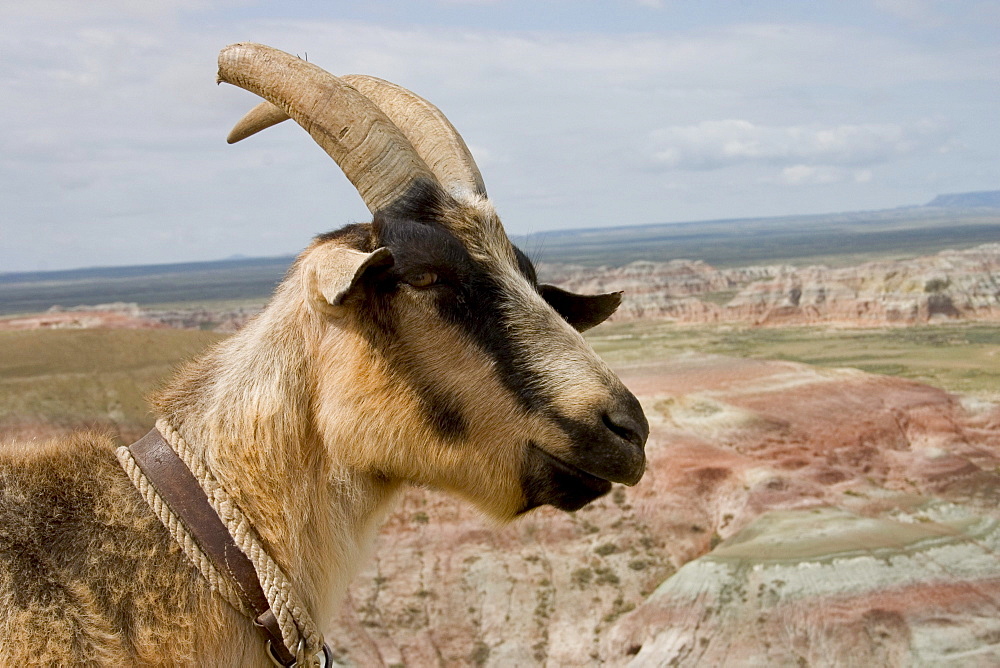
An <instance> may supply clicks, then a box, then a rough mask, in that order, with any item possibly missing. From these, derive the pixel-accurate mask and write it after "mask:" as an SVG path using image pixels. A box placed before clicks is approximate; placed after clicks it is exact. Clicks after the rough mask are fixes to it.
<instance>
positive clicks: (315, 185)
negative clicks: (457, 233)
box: [0, 0, 1000, 272]
mask: <svg viewBox="0 0 1000 668" xmlns="http://www.w3.org/2000/svg"><path fill="white" fill-rule="evenodd" d="M0 26H2V28H0V81H2V84H3V89H4V91H5V104H4V105H2V106H0V272H5V271H24V270H39V269H60V268H70V267H82V266H94V265H121V264H146V263H157V262H173V261H188V260H207V259H217V258H223V257H228V256H231V255H235V254H242V255H252V256H255V255H277V254H287V253H294V252H296V251H298V250H299V249H301V248H303V247H304V246H305V245H306V244H307V243H308V241H309V239H310V238H311V237H312V236H313V235H314V234H317V233H320V232H323V231H327V230H329V229H333V228H335V227H338V226H340V225H342V224H345V223H348V222H352V221H356V220H365V219H367V212H366V210H365V208H364V205H363V204H362V203H361V201H360V199H359V198H358V196H357V194H356V193H354V192H353V190H352V188H351V186H350V184H349V183H347V181H346V179H344V178H343V176H342V175H341V174H340V173H339V170H337V168H336V166H335V165H334V164H333V163H332V161H330V160H329V159H328V158H327V157H326V156H325V155H324V154H323V153H322V151H320V150H319V149H318V148H317V147H316V146H315V145H313V144H312V142H311V140H310V139H309V138H308V136H307V135H306V134H305V133H304V132H302V131H301V129H299V128H297V127H295V126H293V125H292V124H284V125H282V126H279V127H276V128H273V129H271V130H269V131H268V132H266V133H262V134H261V135H259V136H255V137H253V138H251V139H249V140H247V141H245V142H243V143H240V144H238V145H235V146H229V145H227V144H226V143H225V141H224V138H225V136H226V134H227V133H228V130H229V127H230V126H231V125H232V123H233V122H234V121H235V120H236V119H237V118H239V116H240V115H242V113H243V112H244V111H245V110H246V109H248V108H249V107H251V106H252V105H253V104H255V102H256V100H255V99H254V98H253V97H252V96H251V95H250V94H248V93H246V92H244V91H240V90H238V89H235V88H232V87H229V86H216V84H215V82H214V77H215V57H216V54H217V53H218V50H219V49H220V48H222V47H223V46H225V45H226V44H229V43H232V42H236V41H244V40H251V41H258V42H263V43H266V44H270V45H272V46H275V47H278V48H281V49H284V50H286V51H289V52H292V53H296V54H300V55H307V56H308V58H309V60H310V61H312V62H314V63H316V64H318V65H320V66H322V67H324V68H325V69H327V70H329V71H331V72H333V73H335V74H347V73H365V74H374V75H376V76H380V77H383V78H386V79H389V80H392V81H395V82H397V83H400V84H402V85H404V86H406V87H408V88H411V89H412V90H414V91H416V92H417V93H419V94H420V95H422V96H424V97H426V98H428V99H430V100H431V101H432V102H434V103H435V104H437V105H438V106H439V107H441V109H442V110H444V112H445V113H446V114H447V115H448V116H449V118H451V120H452V121H453V122H454V123H455V125H456V126H457V127H458V129H459V130H460V131H461V132H462V134H463V136H464V137H465V139H466V141H467V142H468V144H469V145H470V147H471V148H472V150H473V153H474V154H475V155H476V158H477V160H478V161H479V164H480V168H481V169H482V172H483V174H484V177H485V180H486V184H487V188H488V189H489V191H490V194H491V197H492V198H493V200H494V201H495V203H496V206H497V208H498V210H499V211H500V213H501V216H502V217H503V220H504V222H505V224H506V226H507V229H508V231H509V232H511V233H512V234H523V233H528V232H537V231H542V230H547V229H559V228H579V227H597V226H610V225H625V224H644V223H661V222H674V221H690V220H703V219H715V218H741V217H753V216H772V215H790V214H801V213H823V212H834V211H845V210H861V209H879V208H891V207H895V206H901V205H908V204H921V203H924V202H926V201H928V200H930V199H931V198H932V197H933V196H934V195H936V194H938V193H943V192H960V191H970V190H993V189H1000V173H998V172H1000V170H998V167H1000V129H998V123H997V122H996V116H997V108H998V102H1000V38H998V37H997V35H998V34H1000V3H997V2H981V1H975V0H970V1H962V0H956V1H950V2H943V1H942V2H936V1H933V0H869V1H867V2H862V1H853V0H842V1H839V2H821V1H815V2H801V1H797V2H791V1H786V2H779V1H767V0H759V1H756V2H751V1H747V2H732V1H727V2H719V1H711V0H702V1H698V2H694V1H692V2H671V1H670V0H620V1H614V0H608V1H604V2H597V1H594V0H533V1H530V2H529V1H522V0H492V1H491V0H437V1H435V0H428V1H418V0H411V1H402V0H367V1H365V2H354V1H341V2H337V1H326V2H281V3H277V2H271V3H264V2H252V1H242V0H218V1H214V0H170V1H166V0H144V2H142V3H136V2H134V1H133V0H90V1H88V2H86V3H81V2H77V1H76V0H35V1H34V2H31V3H12V2H8V3H3V4H0Z"/></svg>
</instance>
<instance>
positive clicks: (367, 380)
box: [219, 44, 648, 519]
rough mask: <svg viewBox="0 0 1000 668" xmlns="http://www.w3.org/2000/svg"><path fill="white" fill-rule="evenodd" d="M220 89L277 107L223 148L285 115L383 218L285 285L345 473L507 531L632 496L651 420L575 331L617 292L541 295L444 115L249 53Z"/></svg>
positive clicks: (320, 249)
mask: <svg viewBox="0 0 1000 668" xmlns="http://www.w3.org/2000/svg"><path fill="white" fill-rule="evenodd" d="M219 78H220V81H226V82H229V83H233V84H235V85H238V86H240V87H242V88H245V89H247V90H249V91H251V92H254V93H256V94H258V95H260V96H261V97H263V98H265V100H267V101H266V102H264V103H262V104H261V105H260V106H258V107H257V108H256V109H254V110H253V111H251V112H250V113H249V114H248V115H247V116H246V117H244V119H243V120H242V121H241V122H240V123H239V124H237V126H236V128H234V130H233V132H232V133H231V135H230V141H238V140H240V139H242V138H244V137H246V136H249V135H250V134H253V133H254V132H257V131H259V130H261V129H263V128H265V127H267V126H269V125H272V124H274V123H276V122H280V121H281V120H284V119H286V118H289V117H291V118H293V119H294V120H296V121H297V122H298V123H299V124H300V125H302V127H304V128H305V129H306V130H307V131H308V132H309V133H310V134H311V135H312V137H313V138H314V139H315V140H316V142H317V143H318V144H319V145H320V146H322V147H323V149H324V150H325V151H326V152H327V153H328V154H329V155H330V156H331V157H332V158H333V159H334V160H335V161H336V162H337V163H338V164H339V165H340V167H341V168H342V169H343V170H344V172H345V174H346V175H347V177H348V178H349V179H350V180H351V181H352V183H354V185H355V186H356V187H357V188H358V192H359V193H360V194H361V196H362V198H363V199H364V200H365V203H366V204H367V205H368V207H369V209H370V210H371V211H372V214H373V216H374V219H373V221H372V222H371V223H367V224H357V225H350V226H347V227H346V228H344V229H341V230H339V231H336V232H332V233H329V234H325V235H322V236H320V237H318V238H317V239H316V241H315V242H314V243H313V245H312V246H310V248H309V249H307V250H306V251H305V252H304V253H303V254H302V256H300V258H299V260H298V262H297V263H296V265H295V268H294V270H293V273H292V274H291V278H290V279H289V281H290V282H292V283H294V284H295V285H297V286H300V287H299V288H297V289H299V290H300V292H301V303H302V305H303V306H302V308H303V310H304V312H307V313H308V314H309V315H308V316H307V318H306V320H307V321H308V322H310V323H313V326H312V330H311V331H314V332H316V334H315V335H314V336H313V337H312V338H313V339H314V340H315V342H314V345H315V350H314V351H313V355H312V356H313V358H314V362H313V363H314V365H315V366H316V368H317V372H316V374H315V378H316V380H315V382H316V384H317V388H316V391H315V399H314V402H315V403H314V405H313V408H312V410H313V413H314V415H315V416H316V420H317V423H318V425H319V432H320V434H321V436H322V438H323V441H324V443H325V444H326V447H327V448H330V449H332V454H333V455H334V460H335V461H338V462H342V463H344V464H345V465H348V466H352V467H359V468H361V469H363V470H367V471H370V472H372V473H375V474H378V475H383V476H386V477H388V478H394V479H406V480H409V481H412V482H415V483H417V484H425V485H430V486H435V487H439V488H443V489H447V490H449V491H452V492H454V493H457V494H458V495H460V496H463V497H465V498H468V499H470V500H471V501H473V502H474V503H475V504H476V505H478V506H479V507H480V508H482V509H483V510H485V511H487V512H488V513H490V514H491V515H493V516H494V517H497V518H500V519H507V518H511V517H514V516H516V515H517V514H519V513H521V512H524V511H526V510H528V509H530V508H533V507H535V506H538V505H542V504H551V505H553V506H556V507H558V508H562V509H565V510H575V509H577V508H580V507H581V506H583V505H584V504H586V503H588V502H590V501H592V500H594V499H595V498H597V497H598V496H600V495H602V494H604V493H606V492H607V491H608V490H609V489H610V488H611V484H612V483H614V482H619V483H624V484H628V485H632V484H635V483H636V482H638V480H639V478H640V477H641V476H642V473H643V470H644V467H645V456H644V453H643V446H644V443H645V440H646V437H647V434H648V426H647V423H646V419H645V416H644V415H643V412H642V409H641V407H640V406H639V402H638V401H637V400H636V398H635V397H634V396H633V395H632V394H631V393H630V392H629V391H628V390H627V389H626V388H625V387H624V386H623V385H622V383H621V381H620V380H618V378H617V377H616V376H615V375H614V373H613V372H612V371H610V370H609V369H608V367H607V366H606V365H605V364H604V363H603V362H602V361H601V359H600V358H599V357H598V356H597V355H596V354H595V353H594V351H593V350H592V349H591V348H590V346H589V345H588V344H587V343H586V341H585V340H584V339H583V337H582V336H581V335H580V331H583V330H585V329H587V328H589V327H592V326H594V325H596V324H598V323H600V322H602V321H603V320H604V319H606V318H607V317H608V316H609V315H611V313H612V312H613V311H614V310H615V309H616V308H617V306H618V304H619V302H620V299H621V297H620V295H619V294H609V295H596V296H582V295H575V294H572V293H569V292H566V291H564V290H561V289H559V288H556V287H553V286H548V285H539V284H538V281H537V279H536V276H535V271H534V268H533V267H532V264H531V262H530V261H529V260H528V258H527V257H526V256H525V255H524V254H523V253H522V252H521V251H519V250H518V249H517V248H515V247H514V246H513V245H512V244H511V242H510V240H509V239H508V237H507V235H506V233H505V232H504V230H503V227H502V225H501V224H500V220H499V218H498V217H497V215H496V213H495V211H494V209H493V207H492V206H491V204H490V203H489V201H488V200H487V199H486V190H485V187H484V185H483V181H482V177H481V176H480V173H479V170H478V168H477V167H476V164H475V162H474V161H473V159H472V156H471V154H470V152H469V150H468V148H467V147H466V146H465V143H464V142H463V141H462V139H461V137H460V136H459V135H458V133H457V132H456V131H455V129H454V128H453V127H452V126H451V124H450V123H449V122H448V121H447V119H446V118H445V117H444V116H443V115H442V114H441V112H440V111H439V110H438V109H437V108H435V107H434V106H433V105H431V104H430V103H428V102H427V101H426V100H423V99H422V98H419V97H417V96H416V95H414V94H413V93H411V92H409V91H407V90H405V89H402V88H400V87H398V86H395V85H393V84H390V83H388V82H385V81H382V80H379V79H375V78H372V77H365V76H346V77H335V76H333V75H330V74H328V73H327V72H325V71H323V70H321V69H320V68H318V67H316V66H315V65H312V64H310V63H307V62H305V61H302V60H299V59H297V58H295V57H293V56H290V55H288V54H286V53H283V52H280V51H276V50H274V49H270V48H268V47H263V46H260V45H254V44H237V45H233V46H230V47H227V48H226V49H225V50H223V51H222V53H221V54H220V57H219ZM290 289H296V288H290Z"/></svg>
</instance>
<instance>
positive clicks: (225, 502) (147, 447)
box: [115, 420, 332, 667]
mask: <svg viewBox="0 0 1000 668" xmlns="http://www.w3.org/2000/svg"><path fill="white" fill-rule="evenodd" d="M115 454H116V455H117V456H118V461H119V463H120V464H121V466H122V468H123V469H124V470H125V472H126V474H127V475H128V477H129V479H130V480H131V481H132V484H133V485H134V486H135V488H136V489H137V490H139V493H140V494H141V495H142V497H143V499H144V500H145V501H146V503H147V504H148V505H149V507H150V509H151V510H152V511H153V514H154V515H155V516H156V517H157V518H158V519H159V520H160V522H161V523H162V524H163V526H164V527H166V529H167V531H168V532H169V533H170V535H171V537H172V538H173V539H174V541H176V542H177V544H178V545H179V546H180V547H181V549H182V550H183V551H184V554H185V555H186V556H187V558H188V559H189V560H190V561H191V562H192V563H193V564H194V565H195V566H196V567H197V568H198V570H199V571H200V572H201V574H202V576H203V577H204V578H205V580H206V581H208V584H209V586H210V587H211V588H212V590H213V591H215V592H217V593H219V595H221V596H222V597H223V598H224V599H225V600H226V602H228V603H229V604H230V605H231V606H232V607H234V608H235V609H236V610H238V611H239V612H240V613H241V614H242V615H243V616H245V617H247V618H248V619H250V620H252V621H253V623H254V625H255V626H256V627H257V628H258V629H259V630H260V631H261V634H262V636H263V638H264V639H266V640H267V654H268V657H269V658H270V659H271V661H272V662H273V663H274V664H275V665H279V666H318V667H325V666H329V665H331V664H332V657H331V654H330V649H329V647H327V646H326V645H325V644H324V642H323V636H322V634H321V633H320V632H319V630H318V629H317V627H316V624H315V623H314V622H313V620H312V618H311V616H310V615H309V612H308V610H307V609H306V606H305V604H304V603H303V602H302V600H301V599H300V598H299V597H298V596H297V595H296V593H295V591H294V589H293V587H292V584H291V581H290V580H289V578H288V576H287V575H286V574H285V573H284V571H282V569H281V568H280V567H279V566H278V564H276V563H275V562H274V560H273V559H271V557H270V555H268V554H267V551H266V550H265V549H264V546H263V545H262V544H261V542H260V539H259V538H258V537H257V535H256V532H255V531H254V530H253V527H252V525H251V524H250V522H249V520H248V519H247V518H246V516H245V515H244V514H243V512H242V511H241V510H240V509H239V507H237V505H236V504H235V503H234V502H233V500H232V497H231V496H230V495H229V494H228V493H227V492H226V490H225V489H224V488H223V487H222V485H221V484H220V483H219V481H218V480H217V479H216V478H215V476H214V475H213V474H212V472H211V471H210V470H209V469H208V467H207V466H206V465H205V463H204V461H203V460H202V459H201V457H200V456H199V455H198V454H197V453H195V452H194V451H193V450H192V449H191V448H190V447H189V446H188V445H187V443H186V442H185V441H184V439H183V438H182V437H181V436H180V434H178V433H177V431H176V430H174V429H173V428H172V427H171V426H170V425H169V424H168V423H167V422H166V421H165V420H159V421H157V423H156V427H155V428H154V429H153V430H152V431H150V432H149V434H147V435H146V436H145V437H143V438H142V439H140V440H139V441H136V442H135V443H133V444H132V445H129V446H121V447H119V448H118V449H117V451H116V453H115ZM199 490H200V492H201V494H199V493H198V492H199Z"/></svg>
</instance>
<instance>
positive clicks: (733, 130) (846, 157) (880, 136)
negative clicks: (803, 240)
mask: <svg viewBox="0 0 1000 668" xmlns="http://www.w3.org/2000/svg"><path fill="white" fill-rule="evenodd" d="M651 139H652V161H653V164H654V165H656V166H659V167H661V168H666V169H720V168H724V167H730V166H733V165H736V164H742V163H775V164H782V163H786V164H787V163H794V166H793V167H792V169H797V168H799V167H804V166H805V165H872V164H879V163H882V162H885V161H886V160H889V159H891V158H894V157H898V156H902V155H906V154H908V153H912V152H914V151H918V150H925V149H929V148H931V147H936V146H937V145H938V144H939V143H940V141H939V136H938V131H937V128H936V126H935V125H934V124H933V123H931V122H928V121H924V122H919V123H916V124H909V125H903V124H897V123H870V124H846V125H835V126H819V125H791V126H767V125H756V124H754V123H752V122H750V121H747V120H741V119H728V120H722V121H702V122H701V123H697V124H695V125H685V126H671V127H666V128H661V129H658V130H654V131H653V132H652V133H651ZM800 163H802V164H800ZM794 173H795V174H798V173H801V170H800V171H799V172H794ZM812 177H813V178H819V177H818V175H817V174H813V175H812Z"/></svg>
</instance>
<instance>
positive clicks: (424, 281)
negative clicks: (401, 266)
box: [406, 271, 438, 288]
mask: <svg viewBox="0 0 1000 668" xmlns="http://www.w3.org/2000/svg"><path fill="white" fill-rule="evenodd" d="M406 282H407V283H409V284H410V285H412V286H413V287H415V288H428V287H430V286H432V285H434V284H435V283H437V282H438V275H437V274H435V273H434V272H433V271H425V272H422V273H419V274H414V275H412V276H409V277H407V279H406Z"/></svg>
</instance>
